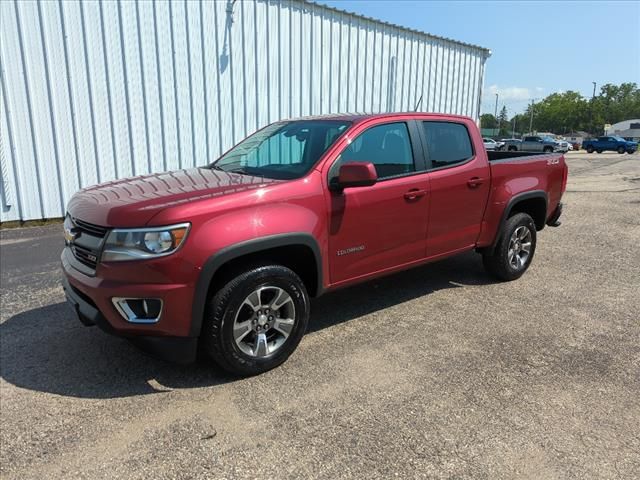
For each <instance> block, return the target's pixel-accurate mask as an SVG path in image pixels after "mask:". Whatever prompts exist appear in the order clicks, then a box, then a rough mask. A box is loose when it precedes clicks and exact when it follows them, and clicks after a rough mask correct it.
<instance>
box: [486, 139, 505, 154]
mask: <svg viewBox="0 0 640 480" xmlns="http://www.w3.org/2000/svg"><path fill="white" fill-rule="evenodd" d="M482 143H484V148H486V149H487V150H494V151H500V150H502V147H504V142H501V141H496V140H494V139H493V138H486V137H484V138H483V139H482Z"/></svg>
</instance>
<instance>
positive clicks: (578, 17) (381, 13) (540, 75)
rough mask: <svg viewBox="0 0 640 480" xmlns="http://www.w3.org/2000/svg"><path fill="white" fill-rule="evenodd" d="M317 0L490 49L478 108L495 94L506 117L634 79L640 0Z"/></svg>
mask: <svg viewBox="0 0 640 480" xmlns="http://www.w3.org/2000/svg"><path fill="white" fill-rule="evenodd" d="M318 3H322V4H325V5H329V6H332V7H335V8H339V9H341V10H347V11H349V12H354V13H358V14H362V15H365V16H367V17H372V18H376V19H379V20H383V21H386V22H390V23H395V24H398V25H402V26H406V27H409V28H413V29H416V30H421V31H424V32H427V33H431V34H433V35H438V36H443V37H449V38H452V39H454V40H460V41H463V42H466V43H472V44H474V45H479V46H481V47H485V48H488V49H490V50H491V51H492V55H491V57H490V58H489V59H488V60H487V65H486V74H485V81H484V95H483V100H482V109H481V111H482V113H493V112H494V108H495V94H496V93H498V95H499V104H498V110H500V109H501V108H502V105H506V107H507V110H508V113H509V116H511V115H513V114H515V113H520V112H522V111H523V110H524V109H525V108H526V106H527V104H528V103H529V101H530V100H531V99H538V100H539V99H542V98H544V97H546V96H547V95H549V94H551V93H554V92H563V91H566V90H574V91H577V92H580V93H581V94H582V95H584V96H585V97H591V94H592V93H593V83H592V82H596V84H597V89H598V90H599V88H600V86H601V85H603V84H605V83H613V84H620V83H623V82H636V83H638V84H640V1H639V0H636V1H631V0H630V1H592V2H588V1H555V2H545V1H529V2H525V1H520V2H519V1H428V0H422V1H421V0H413V1H412V0H395V1H392V0H368V1H365V0H360V1H357V0H356V1H354V0H338V1H336V0H334V1H331V0H318ZM614 19H615V20H614ZM598 90H597V91H598Z"/></svg>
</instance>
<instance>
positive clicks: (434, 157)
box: [422, 121, 474, 169]
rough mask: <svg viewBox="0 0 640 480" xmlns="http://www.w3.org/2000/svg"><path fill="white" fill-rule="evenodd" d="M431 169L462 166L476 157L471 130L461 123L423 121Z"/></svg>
mask: <svg viewBox="0 0 640 480" xmlns="http://www.w3.org/2000/svg"><path fill="white" fill-rule="evenodd" d="M422 128H423V130H424V138H425V142H426V149H427V155H428V157H429V160H430V161H431V168H432V169H435V168H443V167H452V166H455V165H460V164H463V163H465V162H467V161H468V160H470V159H471V158H473V156H474V152H473V144H472V143H471V137H470V136H469V130H467V127H466V126H464V125H463V124H461V123H455V122H434V121H423V122H422Z"/></svg>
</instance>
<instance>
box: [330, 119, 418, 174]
mask: <svg viewBox="0 0 640 480" xmlns="http://www.w3.org/2000/svg"><path fill="white" fill-rule="evenodd" d="M346 162H371V163H373V165H374V166H375V167H376V172H377V173H378V177H379V178H386V177H394V176H396V175H403V174H406V173H411V172H414V171H415V170H416V167H415V165H414V162H413V153H412V151H411V141H410V140H409V130H408V129H407V124H406V123H404V122H402V123H386V124H384V125H377V126H375V127H371V128H369V129H368V130H365V131H364V132H363V133H361V134H360V135H359V136H358V137H357V138H356V139H355V140H354V141H353V142H351V144H350V145H349V146H348V147H347V148H345V149H344V151H343V152H342V154H341V155H340V158H339V159H338V161H337V162H336V163H335V164H334V166H333V167H332V171H331V177H334V176H336V175H337V174H338V172H337V170H338V168H339V166H340V165H341V164H343V163H346Z"/></svg>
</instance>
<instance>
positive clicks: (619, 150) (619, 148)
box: [618, 147, 626, 155]
mask: <svg viewBox="0 0 640 480" xmlns="http://www.w3.org/2000/svg"><path fill="white" fill-rule="evenodd" d="M624 152H626V150H625V148H624V147H618V153H619V154H620V155H622V154H623V153H624Z"/></svg>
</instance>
